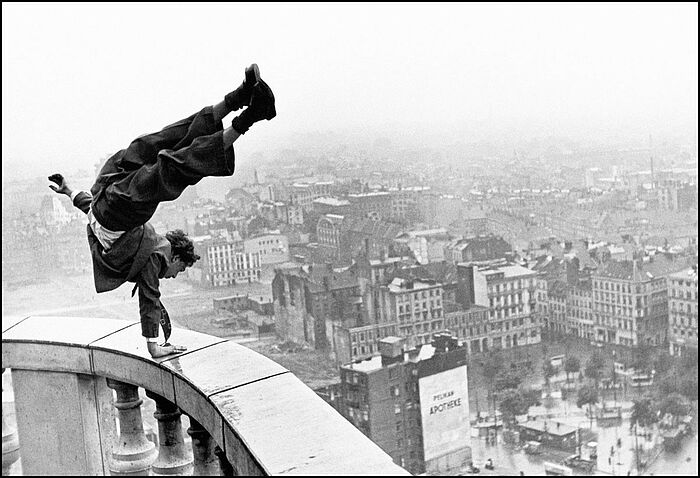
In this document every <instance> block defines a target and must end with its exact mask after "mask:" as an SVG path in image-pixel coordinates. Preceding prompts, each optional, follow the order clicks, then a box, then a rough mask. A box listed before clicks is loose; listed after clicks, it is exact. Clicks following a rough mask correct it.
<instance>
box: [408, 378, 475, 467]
mask: <svg viewBox="0 0 700 478" xmlns="http://www.w3.org/2000/svg"><path fill="white" fill-rule="evenodd" d="M418 387H419V393H420V404H421V405H420V406H421V420H422V425H423V452H424V456H425V461H426V462H427V461H429V460H432V459H434V458H437V457H439V456H443V455H446V454H449V453H452V452H455V451H457V450H462V449H464V448H466V447H469V446H470V431H469V397H468V394H467V367H466V365H462V366H461V367H457V368H453V369H450V370H446V371H444V372H440V373H437V374H434V375H429V376H427V377H422V378H420V379H419V381H418Z"/></svg>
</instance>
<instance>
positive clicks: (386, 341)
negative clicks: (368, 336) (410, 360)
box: [379, 336, 404, 367]
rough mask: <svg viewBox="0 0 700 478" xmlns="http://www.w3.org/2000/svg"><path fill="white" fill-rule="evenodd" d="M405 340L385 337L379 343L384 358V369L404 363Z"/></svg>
mask: <svg viewBox="0 0 700 478" xmlns="http://www.w3.org/2000/svg"><path fill="white" fill-rule="evenodd" d="M403 344H404V339H402V338H401V337H392V336H389V337H385V338H383V339H381V340H380V341H379V353H380V355H381V356H382V367H385V366H387V365H390V364H392V363H400V362H402V361H403Z"/></svg>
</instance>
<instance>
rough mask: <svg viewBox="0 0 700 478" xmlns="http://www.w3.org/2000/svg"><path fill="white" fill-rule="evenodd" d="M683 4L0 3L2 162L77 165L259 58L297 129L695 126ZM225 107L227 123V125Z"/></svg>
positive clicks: (283, 140) (691, 12) (691, 21)
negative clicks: (0, 38) (0, 22)
mask: <svg viewBox="0 0 700 478" xmlns="http://www.w3.org/2000/svg"><path fill="white" fill-rule="evenodd" d="M697 13H698V6H697V4H696V3H687V4H617V5H612V6H611V5H607V4H595V5H587V4H580V5H579V4H560V5H554V6H552V5H550V4H500V5H493V4H483V5H480V4H430V5H428V4H413V3H406V4H400V3H399V4H396V3H393V4H382V5H376V4H347V5H345V4H291V5H290V4H264V5H261V4H237V3H236V4H196V5H195V4H167V3H163V4H130V5H124V4H119V5H116V4H115V5H105V4H94V5H89V4H87V5H86V4H82V3H81V4H20V3H17V4H13V3H3V4H2V141H3V145H2V164H3V174H5V173H6V172H7V173H8V174H12V175H14V172H15V169H16V168H18V167H19V168H22V170H23V171H24V173H25V174H27V175H48V174H49V173H51V172H54V170H56V171H67V170H74V169H77V168H81V167H82V168H85V169H88V170H90V171H91V170H92V168H93V164H94V163H95V162H96V161H97V160H98V159H99V158H101V157H103V156H105V155H107V154H111V153H113V152H115V151H117V150H118V149H121V148H124V147H126V146H127V145H128V143H129V142H130V141H131V140H132V139H133V138H135V137H137V136H139V135H141V134H143V133H147V132H151V131H154V130H157V129H159V128H160V127H162V126H164V125H166V124H168V123H171V122H174V121H176V120H179V119H181V118H182V117H184V116H187V115H189V114H191V113H193V112H194V111H196V110H198V109H200V108H201V107H203V106H205V105H208V104H212V103H214V102H217V101H219V100H221V99H222V98H223V96H224V94H225V93H227V92H228V91H230V90H231V89H233V88H234V87H236V86H238V85H239V84H240V82H241V81H242V79H243V70H244V68H245V67H246V66H247V65H249V64H250V63H252V62H256V63H258V65H260V69H261V73H262V77H263V79H265V80H266V81H267V82H268V83H269V85H270V86H271V87H272V89H273V90H274V92H275V96H276V100H277V111H278V116H277V118H275V119H274V120H273V121H270V122H263V123H262V124H260V125H255V126H253V127H252V128H251V130H250V132H249V133H247V134H246V135H245V136H244V137H243V138H241V139H240V140H239V141H238V142H237V143H236V147H237V151H238V157H239V158H240V157H241V155H246V154H248V155H249V154H250V153H251V152H253V151H258V150H261V151H264V150H266V149H270V148H272V147H278V146H282V145H285V144H286V145H288V146H289V147H291V148H293V147H294V144H293V143H294V138H295V137H299V135H303V134H304V133H307V132H313V131H325V130H335V131H340V130H344V129H349V128H352V129H355V130H358V129H360V130H362V131H366V133H367V134H368V135H371V134H373V132H376V131H379V132H381V131H385V130H386V131H392V130H402V129H404V130H407V131H408V130H410V131H416V132H419V133H420V134H425V137H426V141H428V138H429V137H431V135H436V134H438V133H440V132H453V133H457V134H459V135H460V137H461V138H463V139H464V140H466V141H470V140H479V139H483V138H484V137H486V136H489V135H496V134H500V133H502V132H508V133H513V132H516V133H518V132H519V133H522V134H533V135H536V134H542V135H549V134H561V135H565V134H568V135H577V134H579V135H580V134H591V135H595V134H598V133H602V132H605V131H608V130H624V131H630V132H633V133H634V134H637V135H639V137H640V138H647V137H648V134H649V133H654V134H669V133H674V132H683V133H686V134H695V132H696V130H697V101H698V96H697V88H698V87H697V85H698V82H697V80H698V78H697V71H698V60H697V58H698V23H697V22H698V20H697V18H698V16H697ZM230 118H231V117H229V118H227V123H228V124H230Z"/></svg>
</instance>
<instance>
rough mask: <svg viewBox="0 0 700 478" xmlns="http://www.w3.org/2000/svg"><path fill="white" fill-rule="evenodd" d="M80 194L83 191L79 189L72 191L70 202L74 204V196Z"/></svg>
mask: <svg viewBox="0 0 700 478" xmlns="http://www.w3.org/2000/svg"><path fill="white" fill-rule="evenodd" d="M82 192H83V190H82V189H80V190H78V191H73V192H72V193H70V202H75V196H77V195H78V194H80V193H82Z"/></svg>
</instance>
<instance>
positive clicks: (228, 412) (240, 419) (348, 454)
mask: <svg viewBox="0 0 700 478" xmlns="http://www.w3.org/2000/svg"><path fill="white" fill-rule="evenodd" d="M2 328H3V330H2V367H3V368H16V369H27V370H46V371H54V372H69V373H81V374H88V375H97V376H104V377H109V378H113V379H115V380H119V381H122V382H127V383H131V384H134V385H137V386H140V387H143V388H145V389H147V390H150V391H152V392H155V393H157V394H159V395H161V396H163V397H165V398H167V399H168V400H170V401H172V402H173V403H174V404H176V405H177V406H178V407H179V408H180V409H181V410H182V411H183V413H186V414H188V415H189V416H191V417H192V418H194V419H196V420H197V421H198V422H199V423H201V424H202V426H204V427H205V428H206V429H207V430H208V431H209V433H211V435H212V437H213V438H214V439H215V440H216V442H217V443H218V444H219V445H220V446H221V448H222V449H224V450H225V452H226V455H227V456H228V458H229V460H230V461H231V462H235V463H237V465H239V466H240V464H241V461H242V460H244V461H245V460H248V461H249V463H248V465H247V466H243V467H242V470H243V471H246V470H247V471H248V472H249V473H250V474H265V475H282V474H306V475H319V474H324V475H409V473H408V472H407V471H406V470H404V469H403V468H401V467H399V466H397V465H396V464H394V463H393V461H392V460H391V457H390V456H389V455H387V454H386V453H385V452H384V451H383V450H382V449H381V448H379V447H378V446H377V445H376V444H374V443H373V442H372V441H371V440H370V439H369V438H367V437H366V436H365V435H364V434H362V432H360V431H359V430H358V429H356V428H355V427H354V426H353V425H352V424H351V423H350V422H348V421H347V420H345V419H344V418H343V417H342V416H341V415H340V414H338V413H337V412H336V411H335V410H334V409H333V408H332V407H331V406H330V405H328V404H327V403H326V402H324V401H323V399H321V398H320V397H319V396H318V395H316V393H314V392H313V391H312V390H311V389H310V388H308V387H307V386H306V385H304V384H303V383H302V382H301V381H300V380H299V379H298V378H297V377H296V376H294V374H292V373H291V372H289V371H288V370H286V369H285V368H283V367H282V366H280V365H279V364H277V363H275V362H273V361H272V360H269V359H268V358H266V357H264V356H262V355H260V354H258V353H256V352H254V351H252V350H250V349H248V348H246V347H244V346H242V345H239V344H236V343H234V342H230V341H228V340H225V339H221V338H218V337H213V336H211V335H206V334H201V333H198V332H193V331H191V330H185V329H179V328H176V329H174V331H173V336H174V337H175V338H176V340H177V343H181V344H185V345H187V347H188V350H187V351H186V352H184V353H181V354H177V355H170V356H167V357H162V358H160V359H152V358H151V357H150V354H149V353H148V351H147V350H146V346H145V345H146V344H145V342H146V341H145V340H144V339H143V337H142V336H141V327H140V325H139V322H138V321H123V320H112V319H93V318H83V317H40V316H32V317H27V318H24V319H14V320H11V321H10V322H9V323H5V322H4V321H3V324H2ZM241 449H245V450H246V451H247V453H241ZM242 455H243V456H242Z"/></svg>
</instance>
